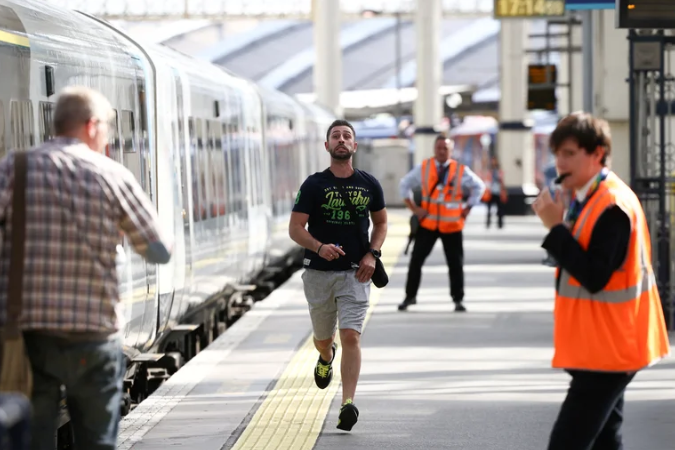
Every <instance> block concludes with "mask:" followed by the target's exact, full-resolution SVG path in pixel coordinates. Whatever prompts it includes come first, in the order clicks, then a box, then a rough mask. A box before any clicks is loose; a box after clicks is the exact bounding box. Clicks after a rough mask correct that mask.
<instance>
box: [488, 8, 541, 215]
mask: <svg viewBox="0 0 675 450" xmlns="http://www.w3.org/2000/svg"><path fill="white" fill-rule="evenodd" d="M528 28H529V24H528V22H526V21H525V20H520V19H509V20H502V21H501V30H500V56H501V64H500V83H501V99H500V101H499V120H500V123H499V134H498V136H497V151H498V153H497V156H498V158H499V161H500V162H501V166H502V169H503V171H504V182H505V184H506V189H507V191H508V194H509V199H508V202H507V204H506V205H505V213H506V214H509V215H526V214H532V213H533V212H532V208H531V207H530V204H531V202H532V201H533V199H534V197H536V195H537V194H538V189H537V187H536V185H535V183H534V174H535V171H534V139H533V135H532V124H531V123H530V121H528V120H527V62H528V58H527V54H526V53H525V49H526V46H527V40H528Z"/></svg>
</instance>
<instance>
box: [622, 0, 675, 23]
mask: <svg viewBox="0 0 675 450" xmlns="http://www.w3.org/2000/svg"><path fill="white" fill-rule="evenodd" d="M616 18H617V20H616V25H617V27H618V28H665V29H669V28H675V0H616Z"/></svg>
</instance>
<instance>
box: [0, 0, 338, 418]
mask: <svg viewBox="0 0 675 450" xmlns="http://www.w3.org/2000/svg"><path fill="white" fill-rule="evenodd" d="M0 79H1V80H2V83H0V157H2V156H4V155H5V154H6V153H7V152H8V151H10V150H17V151H26V150H29V149H30V148H31V147H33V146H35V145H38V144H40V143H41V142H44V141H46V140H48V139H51V138H52V137H53V125H52V112H53V108H54V104H55V103H54V101H55V97H56V95H57V94H58V92H59V91H60V90H61V89H62V88H64V87H66V86H69V85H83V86H89V87H91V88H94V89H96V90H98V91H100V92H101V93H102V94H103V95H105V96H106V97H107V98H108V99H109V100H110V103H111V105H112V107H113V108H114V110H115V114H114V115H115V117H114V119H113V120H112V121H111V123H110V130H111V131H110V142H109V145H108V147H107V150H106V153H107V155H108V156H109V157H110V158H112V159H114V160H115V161H117V162H119V163H122V164H124V165H125V166H126V167H127V168H128V169H129V170H131V172H132V173H133V174H134V175H135V176H136V178H137V180H138V181H139V183H140V184H141V186H142V187H143V189H144V190H145V192H146V193H147V195H148V196H149V197H150V198H151V199H152V201H153V203H154V204H155V205H156V207H157V212H158V215H159V218H160V222H161V224H162V226H164V227H166V230H167V232H169V233H170V234H171V235H172V236H173V238H174V248H173V255H172V258H171V261H170V262H169V264H166V265H154V264H150V263H146V262H145V261H144V260H143V259H142V258H141V257H140V256H139V255H138V254H136V253H134V252H133V250H132V249H131V247H130V245H129V243H128V242H127V241H126V240H125V242H124V245H123V246H122V245H120V246H119V248H118V250H119V251H118V253H119V255H118V264H117V273H118V277H119V284H120V291H119V292H120V304H121V305H123V308H124V310H125V319H126V320H125V324H124V327H123V331H122V333H123V336H124V352H125V355H126V358H127V373H126V376H125V382H124V386H125V399H124V404H123V405H122V408H123V414H126V413H127V412H128V411H129V410H130V409H131V408H132V407H133V405H134V404H137V403H139V402H141V401H142V400H143V399H144V398H146V397H147V396H148V395H150V394H151V393H152V392H153V391H154V389H156V387H157V386H158V385H159V384H161V383H162V382H163V381H164V380H166V379H167V378H168V377H169V376H171V375H172V374H173V373H175V371H177V370H178V369H179V367H180V366H181V365H182V364H184V362H185V361H187V360H189V359H191V358H192V357H193V356H194V355H195V354H196V353H197V352H199V351H200V350H201V349H203V348H204V347H205V346H207V345H208V344H209V343H210V342H212V341H213V340H214V339H215V338H216V337H218V335H220V334H222V333H223V332H224V331H225V330H226V329H227V327H228V326H230V325H232V324H233V323H234V322H235V321H236V320H237V318H238V317H240V316H241V315H242V314H244V313H245V312H246V311H247V310H248V309H250V307H251V305H252V304H253V303H254V302H255V301H257V300H260V299H263V298H264V297H265V296H266V295H268V294H269V292H270V291H271V290H272V289H274V288H275V286H277V285H278V284H279V283H280V282H283V281H284V280H285V279H287V278H288V277H289V276H290V274H292V272H293V271H294V270H296V269H297V268H298V267H300V265H301V263H302V249H301V248H300V247H299V246H297V245H296V244H295V243H294V242H293V241H292V240H291V239H290V237H289V236H288V220H289V217H290V213H291V210H292V207H293V201H294V199H295V196H296V193H297V190H298V189H299V187H300V185H301V183H302V182H303V180H304V179H305V178H306V177H307V176H309V175H310V174H312V173H314V172H318V171H320V170H323V169H324V168H325V167H326V166H327V165H328V164H329V161H330V159H329V155H328V153H327V152H326V151H325V149H324V148H323V142H324V141H325V133H326V130H327V128H328V126H329V125H330V123H331V122H332V121H333V120H335V119H336V117H335V116H334V114H333V113H332V112H330V111H329V110H327V109H324V108H322V107H320V106H318V105H315V104H310V103H302V102H300V101H299V100H297V99H295V98H292V97H290V96H287V95H285V94H283V93H281V92H277V91H271V90H269V89H265V88H263V87H261V86H258V85H256V84H254V83H253V82H251V81H250V80H247V79H244V78H242V77H239V76H237V75H236V74H234V73H232V72H230V71H228V70H227V69H226V68H223V67H220V66H216V65H213V64H211V63H210V62H207V61H202V60H198V59H195V58H192V57H189V56H187V55H184V54H181V53H179V52H177V51H174V50H172V49H170V48H168V47H165V46H162V45H154V44H153V45H150V44H146V43H142V42H140V41H138V40H137V39H134V38H132V37H131V36H129V35H127V34H126V33H125V32H123V31H122V30H120V29H117V28H116V27H114V26H113V25H112V24H110V23H108V22H106V21H105V20H102V19H99V18H96V17H93V16H90V15H88V14H85V13H81V12H77V11H72V10H67V9H63V8H60V7H57V6H54V5H52V4H50V3H49V2H45V1H36V0H20V1H13V0H0Z"/></svg>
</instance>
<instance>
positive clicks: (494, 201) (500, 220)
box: [485, 194, 504, 228]
mask: <svg viewBox="0 0 675 450" xmlns="http://www.w3.org/2000/svg"><path fill="white" fill-rule="evenodd" d="M492 205H495V206H496V208H497V226H498V227H499V228H502V227H503V226H504V203H502V199H501V197H500V196H499V194H492V197H490V201H489V202H487V222H486V223H485V226H486V227H487V228H490V219H491V218H492Z"/></svg>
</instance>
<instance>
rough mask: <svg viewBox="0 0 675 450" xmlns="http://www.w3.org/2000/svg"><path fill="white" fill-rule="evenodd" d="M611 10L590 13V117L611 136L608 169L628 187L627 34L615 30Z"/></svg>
mask: <svg viewBox="0 0 675 450" xmlns="http://www.w3.org/2000/svg"><path fill="white" fill-rule="evenodd" d="M614 15H615V11H614V10H601V11H593V32H594V39H593V41H594V48H593V63H594V64H593V92H594V93H595V99H594V100H595V102H594V107H593V110H594V111H593V113H594V114H595V115H596V116H598V117H602V118H603V119H605V120H607V122H608V123H609V126H610V130H611V133H612V153H611V160H610V167H611V168H612V170H613V171H614V172H616V174H617V175H618V176H619V177H620V178H621V179H622V180H623V181H625V182H626V183H629V184H630V114H629V112H630V109H629V108H630V95H629V85H628V81H627V78H628V76H629V70H630V67H629V58H628V57H629V42H628V39H627V36H628V31H627V30H622V29H616V28H615V25H614V21H615V16H614Z"/></svg>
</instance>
